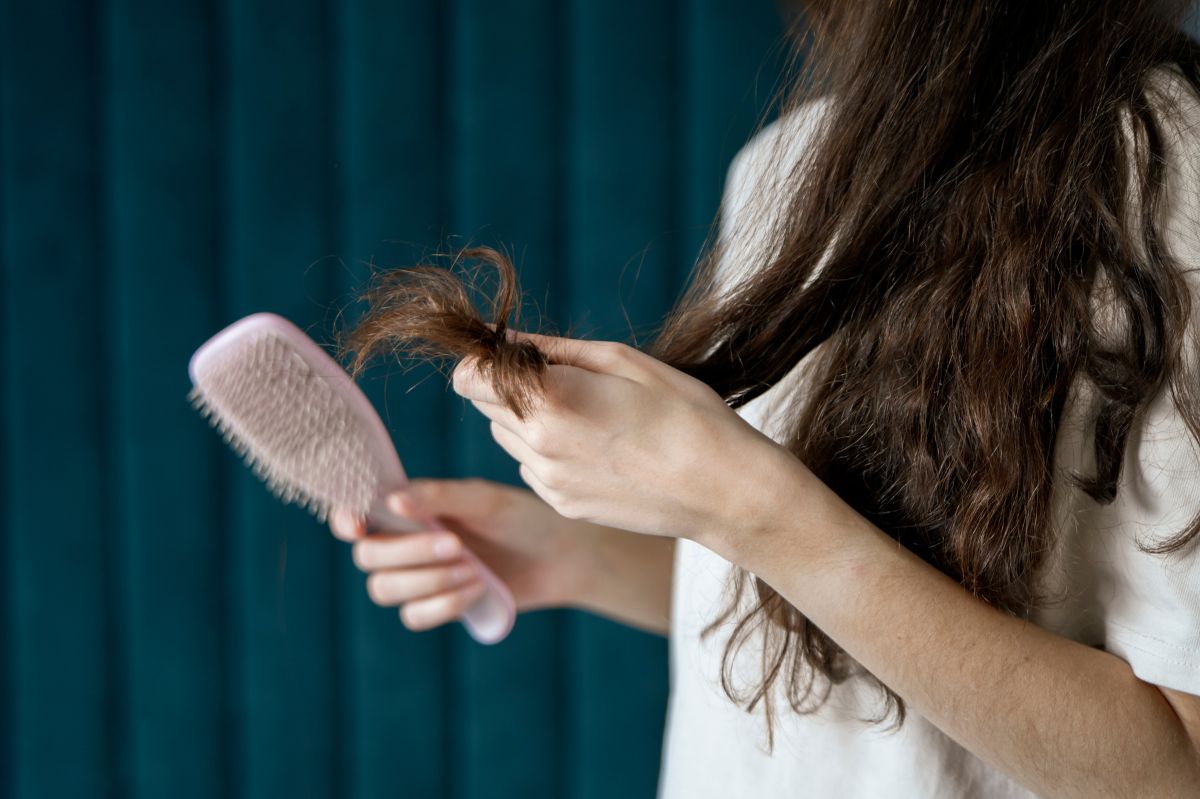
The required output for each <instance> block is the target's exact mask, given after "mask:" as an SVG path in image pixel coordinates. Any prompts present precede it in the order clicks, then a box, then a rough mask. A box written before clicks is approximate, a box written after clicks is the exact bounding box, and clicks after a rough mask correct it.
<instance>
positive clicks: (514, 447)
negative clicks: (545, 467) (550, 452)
mask: <svg viewBox="0 0 1200 799" xmlns="http://www.w3.org/2000/svg"><path fill="white" fill-rule="evenodd" d="M491 430H492V438H494V439H495V440H496V443H497V444H499V445H500V448H501V449H503V450H504V451H505V452H507V453H508V454H509V455H511V456H512V457H513V458H514V459H515V460H516V461H517V462H518V463H529V464H532V463H535V462H538V461H540V460H541V456H540V455H539V454H538V453H537V452H535V451H534V449H533V447H531V446H529V444H527V443H525V441H524V440H523V439H522V438H521V437H520V436H519V435H517V434H516V433H514V432H512V431H511V430H509V429H508V428H506V427H503V426H501V425H499V424H497V423H496V422H492V424H491Z"/></svg>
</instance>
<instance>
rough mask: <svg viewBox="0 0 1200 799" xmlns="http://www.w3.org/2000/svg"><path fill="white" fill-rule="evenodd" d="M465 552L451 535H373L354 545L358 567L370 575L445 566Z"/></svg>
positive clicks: (437, 533) (459, 542)
mask: <svg viewBox="0 0 1200 799" xmlns="http://www.w3.org/2000/svg"><path fill="white" fill-rule="evenodd" d="M462 551H463V545H462V541H461V540H459V538H458V536H456V535H454V534H453V533H449V532H436V533H403V534H401V535H370V536H367V537H366V538H363V539H362V540H360V541H358V543H356V544H355V545H354V565H355V566H357V567H358V568H360V569H362V570H363V571H365V572H370V571H377V570H379V569H397V568H402V567H405V566H421V565H426V564H432V563H445V562H446V561H451V560H456V559H457V558H459V557H461V556H462Z"/></svg>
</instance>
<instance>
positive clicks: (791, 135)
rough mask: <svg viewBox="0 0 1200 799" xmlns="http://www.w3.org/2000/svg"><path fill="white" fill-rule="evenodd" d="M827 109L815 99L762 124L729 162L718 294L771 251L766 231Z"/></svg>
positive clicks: (720, 232)
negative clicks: (760, 128) (759, 129)
mask: <svg viewBox="0 0 1200 799" xmlns="http://www.w3.org/2000/svg"><path fill="white" fill-rule="evenodd" d="M826 108H827V102H826V100H824V99H822V98H815V99H813V100H810V101H808V102H806V103H805V104H804V105H802V106H800V107H799V108H797V109H794V110H792V111H790V112H788V113H787V114H786V115H785V116H782V117H780V118H779V119H777V120H775V121H774V122H772V123H770V124H769V125H766V126H765V127H764V128H763V129H762V130H761V131H760V132H759V133H758V134H757V135H756V136H755V137H754V138H753V139H751V140H750V141H749V142H748V143H747V144H746V145H745V146H744V147H742V149H741V150H739V151H738V153H737V155H736V156H734V159H733V161H732V162H730V165H729V169H728V170H727V172H726V175H725V189H724V193H723V195H722V200H721V219H720V223H719V225H718V241H719V244H720V259H719V261H718V264H717V271H716V274H715V280H716V284H717V286H718V290H719V291H720V292H721V293H722V294H727V293H728V292H729V291H732V290H733V289H734V288H735V287H736V286H737V285H738V283H740V281H742V280H743V279H745V278H746V277H748V276H749V275H750V274H752V273H753V272H754V270H755V269H756V268H759V267H761V266H762V265H763V263H764V262H765V261H766V260H767V258H768V257H769V255H770V238H771V236H770V234H771V232H772V229H773V226H774V224H775V223H776V222H777V221H778V220H779V218H780V215H781V214H783V213H785V212H786V210H787V208H788V205H789V200H790V196H789V193H790V191H791V186H792V178H794V170H795V168H796V167H797V165H798V164H799V163H800V161H801V159H802V158H803V156H804V153H805V152H806V150H807V148H808V147H809V145H810V144H811V142H812V139H813V136H814V134H815V133H816V131H817V126H818V125H819V123H820V120H821V119H822V117H823V115H824V111H825V109H826Z"/></svg>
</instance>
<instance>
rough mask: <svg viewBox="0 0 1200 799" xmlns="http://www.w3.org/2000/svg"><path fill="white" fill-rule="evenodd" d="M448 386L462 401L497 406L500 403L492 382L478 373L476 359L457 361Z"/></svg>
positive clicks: (477, 360) (477, 361)
mask: <svg viewBox="0 0 1200 799" xmlns="http://www.w3.org/2000/svg"><path fill="white" fill-rule="evenodd" d="M450 386H451V387H452V388H453V389H454V393H455V394H458V395H459V396H460V397H463V398H464V399H469V400H479V401H481V402H493V403H497V404H498V403H500V402H501V400H500V395H499V394H497V393H496V389H495V388H493V386H492V381H491V380H489V379H488V378H487V377H486V376H485V375H484V374H483V373H482V372H481V371H480V369H479V359H478V358H474V357H471V358H463V359H462V360H461V361H459V362H458V365H457V366H455V367H454V371H453V372H452V373H451V375H450Z"/></svg>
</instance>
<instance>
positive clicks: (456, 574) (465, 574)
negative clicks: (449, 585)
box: [450, 563, 475, 583]
mask: <svg viewBox="0 0 1200 799" xmlns="http://www.w3.org/2000/svg"><path fill="white" fill-rule="evenodd" d="M473 576H475V567H474V566H472V565H471V564H469V563H464V564H463V565H461V566H455V567H454V568H453V569H451V570H450V579H452V580H454V582H456V583H465V582H466V581H467V580H469V579H471V578H472V577H473Z"/></svg>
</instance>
